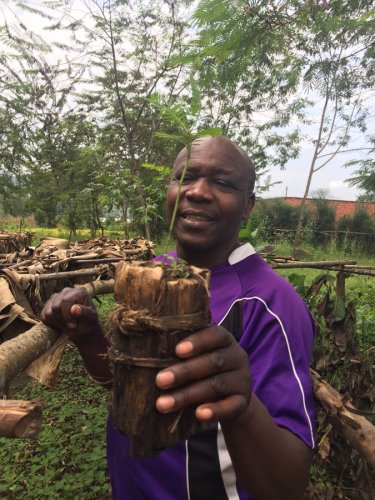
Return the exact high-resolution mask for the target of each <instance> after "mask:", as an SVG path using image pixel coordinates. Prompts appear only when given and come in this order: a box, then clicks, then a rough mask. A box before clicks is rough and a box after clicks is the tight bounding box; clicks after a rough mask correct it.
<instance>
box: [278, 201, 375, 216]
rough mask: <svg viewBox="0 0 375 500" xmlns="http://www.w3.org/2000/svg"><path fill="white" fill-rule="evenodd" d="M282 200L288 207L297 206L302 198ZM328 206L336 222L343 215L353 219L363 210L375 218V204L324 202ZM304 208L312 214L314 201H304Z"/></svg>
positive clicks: (364, 202) (363, 202)
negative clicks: (334, 215)
mask: <svg viewBox="0 0 375 500" xmlns="http://www.w3.org/2000/svg"><path fill="white" fill-rule="evenodd" d="M283 200H284V201H285V203H288V205H295V206H298V205H300V204H301V201H302V198H293V197H289V196H287V197H284V198H283ZM326 201H327V202H328V205H329V206H330V207H332V208H333V209H334V210H335V213H336V220H338V219H341V217H344V216H345V215H346V216H348V217H353V215H354V214H355V213H356V211H357V210H360V209H362V210H365V211H366V212H367V213H368V214H369V215H371V216H372V217H375V203H372V202H367V201H345V200H326ZM306 206H307V208H308V209H309V210H311V211H312V212H313V211H314V210H315V200H314V199H312V198H307V199H306Z"/></svg>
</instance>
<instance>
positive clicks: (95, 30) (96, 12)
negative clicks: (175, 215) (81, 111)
mask: <svg viewBox="0 0 375 500" xmlns="http://www.w3.org/2000/svg"><path fill="white" fill-rule="evenodd" d="M183 5H184V2H180V5H179V6H177V5H175V4H174V3H171V2H168V1H163V0H159V1H157V2H155V1H147V2H145V1H140V0H132V1H129V2H116V1H108V2H104V3H103V2H100V1H92V2H90V3H89V4H88V6H89V9H90V15H91V19H92V21H93V23H94V25H93V26H94V27H92V26H91V27H90V28H88V27H87V23H86V25H85V26H82V25H80V27H81V28H83V29H84V33H85V35H84V37H83V38H82V31H80V32H79V33H78V30H77V23H76V24H74V25H73V24H72V23H71V24H70V25H68V26H67V28H69V29H73V31H74V33H75V36H76V38H77V43H78V44H81V45H84V46H85V47H86V49H87V50H88V51H89V52H90V58H89V61H90V62H89V64H90V68H91V69H90V71H91V72H92V76H91V81H92V82H94V85H93V86H91V87H90V89H89V90H85V91H82V92H81V95H80V97H79V101H80V103H81V104H82V105H83V106H85V107H86V108H87V109H88V111H89V114H90V116H93V115H96V117H95V118H94V119H96V120H97V123H98V127H99V128H100V130H101V132H100V133H101V145H102V148H103V152H104V158H103V160H104V164H105V166H106V168H105V175H101V176H100V181H101V182H103V184H105V185H106V186H107V188H109V189H110V194H109V196H111V197H112V195H113V197H114V199H115V200H116V201H117V203H118V204H119V205H120V207H121V208H122V212H123V219H124V228H125V231H127V220H128V217H129V214H130V213H131V214H132V216H134V215H136V216H137V218H138V220H142V222H143V224H144V229H145V235H146V238H148V239H150V238H151V221H155V218H157V217H158V213H157V212H158V204H156V205H155V203H154V202H153V201H152V200H151V199H150V197H149V194H148V193H147V191H148V186H149V183H150V181H151V183H152V180H153V178H154V177H155V175H154V174H151V175H150V173H149V172H148V173H147V174H146V173H145V172H144V171H143V169H142V168H141V167H142V164H143V163H150V161H151V154H152V155H153V156H160V155H162V156H163V160H164V161H163V163H164V162H166V161H167V159H169V161H170V154H171V150H172V151H173V153H174V152H175V146H174V147H172V148H165V151H164V153H163V152H162V150H161V148H160V146H158V144H155V141H154V134H155V131H156V130H158V129H160V128H161V129H162V128H163V123H162V121H161V120H160V119H159V118H158V116H157V114H156V112H155V110H154V108H153V107H152V106H151V104H150V96H151V95H152V94H153V93H154V92H156V91H160V92H161V93H163V94H164V95H166V97H167V99H168V100H172V101H173V100H174V99H176V98H177V96H178V93H179V92H180V91H181V83H180V81H179V80H180V75H181V66H180V65H179V66H176V67H174V66H173V65H172V64H171V61H172V56H174V55H175V54H176V53H179V51H180V50H181V37H182V36H183V33H184V29H185V23H184V22H183V20H182V19H183V17H182V14H181V8H183ZM80 37H81V38H82V39H81V40H78V39H79V38H80ZM153 161H154V162H155V158H153ZM154 187H155V184H154Z"/></svg>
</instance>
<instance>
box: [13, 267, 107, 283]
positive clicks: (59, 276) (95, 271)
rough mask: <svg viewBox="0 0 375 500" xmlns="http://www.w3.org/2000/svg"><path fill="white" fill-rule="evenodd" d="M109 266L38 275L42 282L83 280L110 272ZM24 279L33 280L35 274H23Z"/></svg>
mask: <svg viewBox="0 0 375 500" xmlns="http://www.w3.org/2000/svg"><path fill="white" fill-rule="evenodd" d="M108 269H109V266H99V267H93V268H91V269H80V270H79V271H64V272H62V273H48V274H38V275H37V276H38V278H39V280H40V281H51V280H64V279H70V278H81V277H83V276H96V275H99V274H102V273H104V272H105V271H108ZM21 276H22V279H28V278H30V280H33V279H34V278H35V274H23V273H22V274H21Z"/></svg>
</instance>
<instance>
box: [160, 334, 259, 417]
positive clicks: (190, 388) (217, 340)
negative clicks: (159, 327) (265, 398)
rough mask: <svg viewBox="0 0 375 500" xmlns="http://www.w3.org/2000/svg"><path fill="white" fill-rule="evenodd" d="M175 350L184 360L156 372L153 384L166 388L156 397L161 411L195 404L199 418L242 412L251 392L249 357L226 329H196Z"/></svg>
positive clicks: (246, 405)
mask: <svg viewBox="0 0 375 500" xmlns="http://www.w3.org/2000/svg"><path fill="white" fill-rule="evenodd" d="M176 354H177V355H178V356H179V357H180V358H182V359H183V361H182V362H181V363H176V364H174V365H171V366H169V367H168V368H166V369H164V370H162V371H160V372H159V373H158V375H157V376H156V385H157V386H158V387H159V388H160V389H163V390H167V391H168V393H166V394H163V395H162V396H160V397H159V398H158V399H157V401H156V407H157V409H158V410H159V411H160V412H161V413H170V412H175V411H178V410H181V409H183V408H185V407H187V406H190V405H195V406H197V408H196V412H195V414H196V417H197V419H198V420H201V421H212V420H214V421H228V420H231V419H235V418H238V417H240V416H241V415H242V414H243V413H244V412H245V410H246V409H247V407H248V406H249V403H250V399H251V393H252V383H251V376H250V369H249V358H248V356H247V354H246V352H245V351H244V350H243V349H242V348H241V347H240V346H239V345H238V343H237V342H236V340H235V339H234V337H233V336H232V335H231V334H230V333H229V332H228V331H227V330H225V329H224V328H223V327H221V326H211V327H207V328H204V329H202V330H199V331H197V332H195V333H193V334H191V335H189V336H188V337H186V338H185V339H184V340H182V341H181V342H180V343H179V344H178V345H177V347H176Z"/></svg>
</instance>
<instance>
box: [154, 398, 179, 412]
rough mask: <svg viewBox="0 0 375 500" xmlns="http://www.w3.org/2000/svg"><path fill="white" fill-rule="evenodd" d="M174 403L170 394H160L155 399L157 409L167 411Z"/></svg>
mask: <svg viewBox="0 0 375 500" xmlns="http://www.w3.org/2000/svg"><path fill="white" fill-rule="evenodd" d="M174 403H175V401H174V399H173V398H172V396H160V398H158V399H157V400H156V407H157V409H158V410H159V411H168V410H170V409H171V408H173V407H174Z"/></svg>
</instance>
